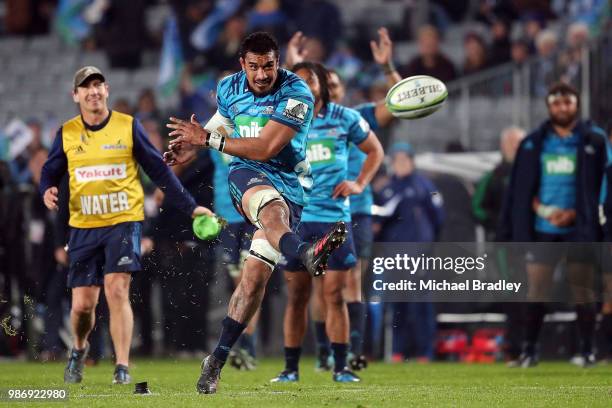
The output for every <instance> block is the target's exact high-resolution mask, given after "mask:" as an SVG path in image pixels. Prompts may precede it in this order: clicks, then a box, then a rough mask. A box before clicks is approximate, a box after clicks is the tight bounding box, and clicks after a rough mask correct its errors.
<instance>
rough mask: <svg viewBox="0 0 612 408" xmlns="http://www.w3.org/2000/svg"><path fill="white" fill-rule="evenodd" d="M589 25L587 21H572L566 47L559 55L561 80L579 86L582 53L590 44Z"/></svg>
mask: <svg viewBox="0 0 612 408" xmlns="http://www.w3.org/2000/svg"><path fill="white" fill-rule="evenodd" d="M588 41H589V27H588V26H587V25H586V24H585V23H572V24H571V25H570V26H569V28H568V29H567V35H566V44H565V45H566V49H565V50H564V51H563V52H562V53H561V55H560V57H559V64H560V65H561V70H562V74H561V80H562V81H563V82H567V83H569V84H572V85H574V86H577V85H578V83H579V80H580V67H581V65H582V54H583V52H584V51H585V49H586V48H587V46H588Z"/></svg>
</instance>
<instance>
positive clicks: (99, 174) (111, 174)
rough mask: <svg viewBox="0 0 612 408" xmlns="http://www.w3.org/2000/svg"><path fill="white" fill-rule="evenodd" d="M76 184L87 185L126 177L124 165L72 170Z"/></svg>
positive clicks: (106, 165) (103, 165)
mask: <svg viewBox="0 0 612 408" xmlns="http://www.w3.org/2000/svg"><path fill="white" fill-rule="evenodd" d="M74 175H75V178H76V181H77V183H88V182H90V181H97V180H116V179H122V178H125V177H126V166H125V163H121V164H101V165H99V166H85V167H77V168H76V169H74Z"/></svg>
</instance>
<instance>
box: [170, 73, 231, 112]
mask: <svg viewBox="0 0 612 408" xmlns="http://www.w3.org/2000/svg"><path fill="white" fill-rule="evenodd" d="M228 74H229V72H227V71H226V72H224V73H223V74H222V75H221V76H220V77H219V79H221V78H222V77H224V76H225V75H228ZM179 93H180V102H179V113H180V115H179V116H180V117H185V118H188V117H190V116H191V114H192V113H193V114H195V115H196V117H197V118H199V119H200V120H205V118H209V117H210V116H212V115H213V114H214V112H215V110H216V109H217V104H216V99H215V97H214V95H213V92H212V91H208V92H207V91H206V89H205V88H204V87H199V88H197V87H196V86H195V84H194V81H193V76H192V74H191V68H190V67H189V66H186V67H185V68H184V69H183V72H182V74H181V82H180V86H179Z"/></svg>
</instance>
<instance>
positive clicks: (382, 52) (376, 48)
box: [370, 27, 393, 65]
mask: <svg viewBox="0 0 612 408" xmlns="http://www.w3.org/2000/svg"><path fill="white" fill-rule="evenodd" d="M370 48H371V49H372V56H373V57H374V61H376V63H377V64H380V65H386V64H390V63H391V61H392V59H393V41H391V37H389V31H388V30H387V29H386V28H385V27H381V28H379V29H378V43H377V42H376V41H370Z"/></svg>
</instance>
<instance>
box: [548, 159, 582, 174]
mask: <svg viewBox="0 0 612 408" xmlns="http://www.w3.org/2000/svg"><path fill="white" fill-rule="evenodd" d="M544 170H545V171H546V174H550V175H569V174H574V173H575V171H576V155H570V154H545V155H544Z"/></svg>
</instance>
